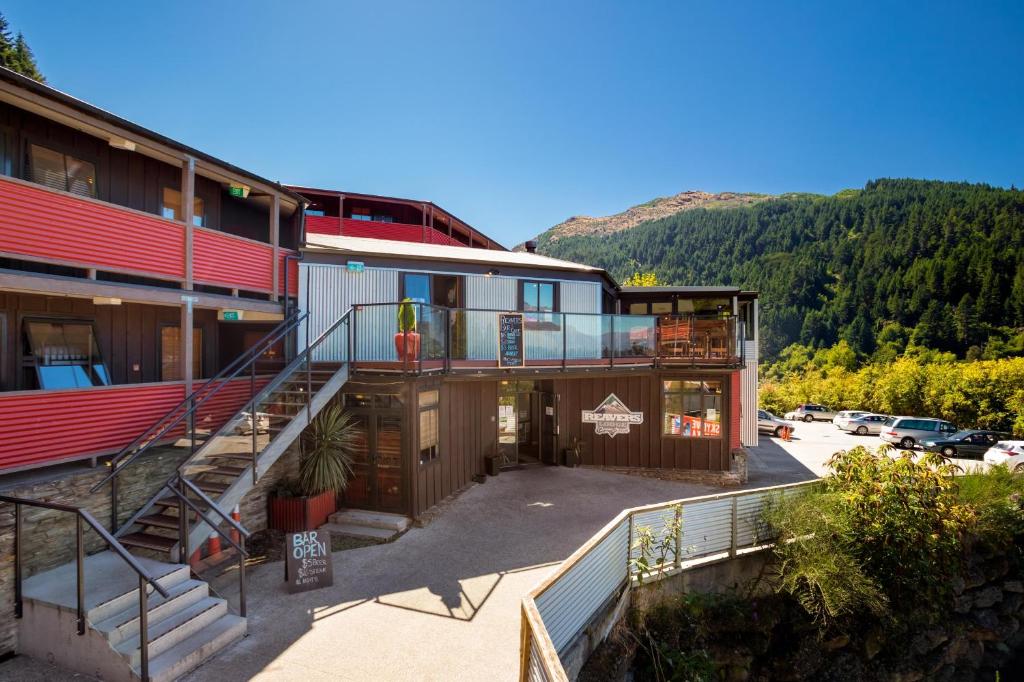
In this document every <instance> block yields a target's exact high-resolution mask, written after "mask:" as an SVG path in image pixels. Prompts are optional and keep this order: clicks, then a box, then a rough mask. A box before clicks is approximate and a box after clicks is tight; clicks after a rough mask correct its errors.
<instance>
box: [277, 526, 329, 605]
mask: <svg viewBox="0 0 1024 682" xmlns="http://www.w3.org/2000/svg"><path fill="white" fill-rule="evenodd" d="M284 541H285V548H284V550H285V561H284V578H285V581H287V583H288V591H289V592H306V591H307V590H315V589H317V588H319V587H329V586H331V585H333V584H334V568H333V567H332V566H331V534H330V533H328V532H327V531H325V530H310V531H306V532H305V533H288V534H287V535H286V536H285V540H284Z"/></svg>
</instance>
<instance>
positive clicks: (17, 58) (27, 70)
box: [12, 31, 46, 83]
mask: <svg viewBox="0 0 1024 682" xmlns="http://www.w3.org/2000/svg"><path fill="white" fill-rule="evenodd" d="M13 62H14V66H13V67H12V68H13V69H14V70H15V71H17V72H18V73H20V74H22V75H23V76H28V77H29V78H31V79H33V80H37V81H39V82H40V83H45V82H46V78H45V77H44V76H43V74H42V73H41V72H40V71H39V65H38V64H36V57H35V55H34V54H32V48H30V47H29V46H28V43H27V42H26V41H25V36H24V35H23V34H22V33H21V31H19V32H18V37H17V38H15V39H14V50H13Z"/></svg>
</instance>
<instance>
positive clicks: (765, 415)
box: [757, 410, 794, 438]
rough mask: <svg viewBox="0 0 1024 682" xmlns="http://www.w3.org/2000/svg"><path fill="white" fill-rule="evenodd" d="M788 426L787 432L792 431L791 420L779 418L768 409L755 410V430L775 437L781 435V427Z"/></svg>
mask: <svg viewBox="0 0 1024 682" xmlns="http://www.w3.org/2000/svg"><path fill="white" fill-rule="evenodd" d="M786 426H788V427H789V432H790V433H793V428H794V427H793V422H788V421H786V420H784V419H779V418H778V417H776V416H775V415H774V414H772V413H771V412H769V411H768V410H758V411H757V430H758V431H763V432H765V433H770V434H772V435H773V436H775V437H776V438H778V437H781V436H782V429H783V428H784V427H786Z"/></svg>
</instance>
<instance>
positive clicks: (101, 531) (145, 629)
mask: <svg viewBox="0 0 1024 682" xmlns="http://www.w3.org/2000/svg"><path fill="white" fill-rule="evenodd" d="M0 502H6V503H8V504H13V505H14V617H15V618H21V617H22V615H23V614H24V599H23V595H22V566H21V554H22V552H21V535H22V518H21V516H22V515H21V507H22V505H24V506H28V507H38V508H40V509H49V510H52V511H59V512H64V513H68V514H74V515H75V576H76V582H77V585H76V597H77V619H78V635H79V636H82V635H84V634H85V620H86V617H85V541H84V528H82V522H83V521H84V522H85V523H86V524H88V526H89V527H90V528H92V529H93V530H94V531H96V534H97V535H99V536H100V539H102V540H103V541H104V542H105V543H106V544H107V547H109V548H110V549H111V550H113V552H114V553H115V554H117V555H118V556H119V557H120V558H121V559H122V560H123V561H124V562H125V563H126V564H128V566H129V568H131V569H132V570H133V571H135V573H136V574H137V575H138V576H139V653H140V664H139V668H140V673H141V675H140V677H141V679H143V680H148V679H149V622H148V614H149V595H148V594H147V593H146V585H152V586H153V589H154V590H156V591H157V592H158V593H159V594H160V596H162V597H163V598H164V599H168V598H170V596H171V595H170V592H168V591H167V589H166V588H165V587H164V586H163V585H161V584H160V583H159V582H158V579H157V578H155V577H153V575H152V574H150V572H149V571H147V570H146V569H145V568H144V567H143V566H142V564H140V563H139V561H138V559H136V558H135V557H134V556H132V554H131V553H130V552H129V551H128V550H127V549H126V548H125V546H124V545H122V544H121V543H120V542H118V541H117V538H115V537H114V536H113V535H111V534H110V533H109V532H108V531H107V529H106V528H104V527H103V526H102V525H100V522H99V521H97V520H96V517H95V516H93V515H92V514H91V513H90V512H89V510H88V509H84V508H82V507H78V506H75V505H70V504H60V503H58V502H46V501H43V500H32V499H28V498H24V497H12V496H10V495H0Z"/></svg>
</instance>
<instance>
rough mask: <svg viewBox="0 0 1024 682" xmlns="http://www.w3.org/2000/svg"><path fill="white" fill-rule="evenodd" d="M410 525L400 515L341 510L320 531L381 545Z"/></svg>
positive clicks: (408, 520) (406, 517)
mask: <svg viewBox="0 0 1024 682" xmlns="http://www.w3.org/2000/svg"><path fill="white" fill-rule="evenodd" d="M411 524H412V522H411V521H410V519H409V517H408V516H403V515H402V514H388V513H385V512H374V511H366V510H363V509H343V510H342V511H339V512H335V513H334V514H331V515H330V516H329V517H328V518H327V523H325V524H324V525H323V526H321V527H320V530H326V531H327V532H328V533H330V534H331V535H341V536H343V537H349V538H357V539H359V540H372V541H374V542H381V543H383V542H391V541H392V540H394V539H395V538H397V537H398V536H399V535H401V534H402V533H404V532H405V531H407V530H409V526H410V525H411Z"/></svg>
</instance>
